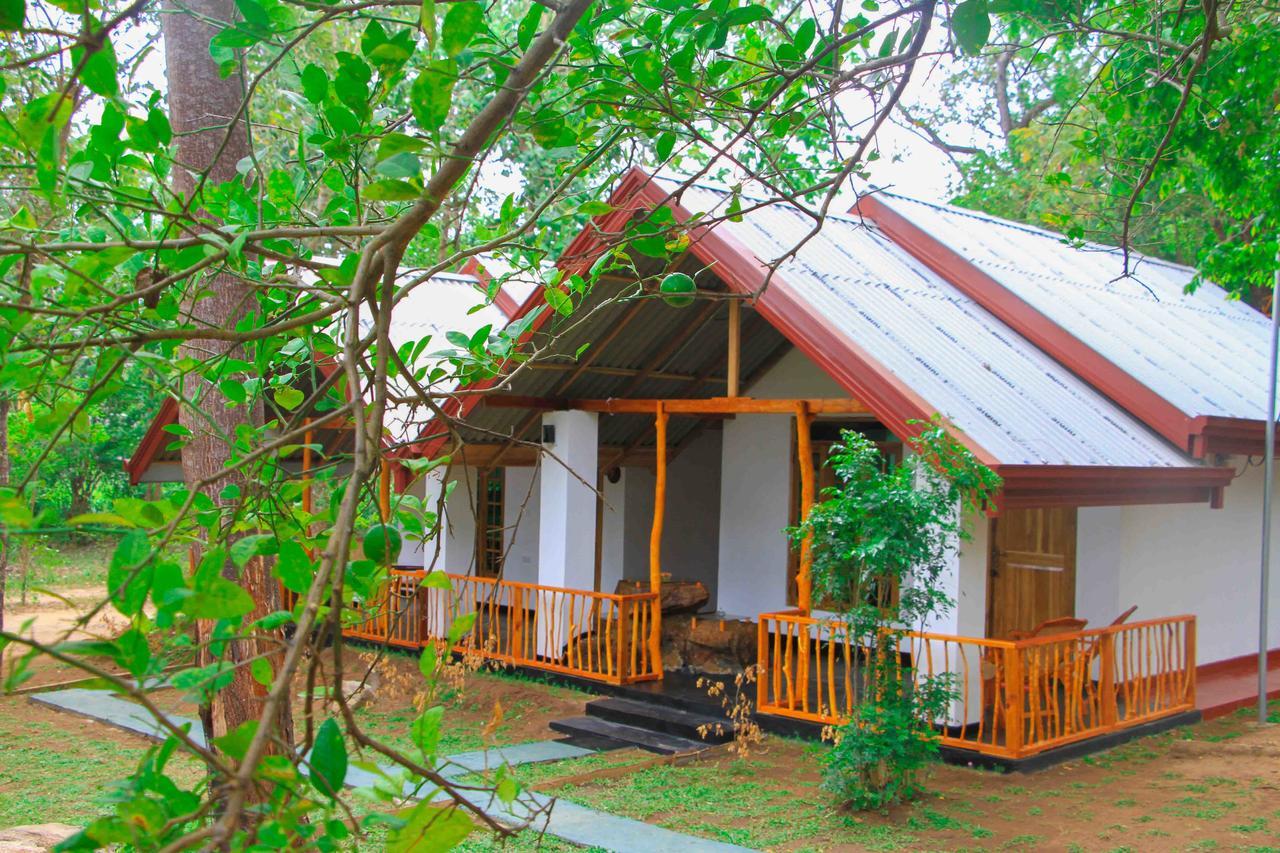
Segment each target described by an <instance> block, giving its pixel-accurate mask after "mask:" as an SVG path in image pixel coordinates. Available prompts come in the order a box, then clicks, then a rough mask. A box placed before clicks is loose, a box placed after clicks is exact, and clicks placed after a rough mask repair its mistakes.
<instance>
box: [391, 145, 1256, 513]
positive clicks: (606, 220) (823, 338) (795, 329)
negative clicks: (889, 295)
mask: <svg viewBox="0 0 1280 853" xmlns="http://www.w3.org/2000/svg"><path fill="white" fill-rule="evenodd" d="M609 203H610V204H611V205H613V207H614V210H613V211H612V212H610V213H608V214H605V215H603V216H600V217H597V218H596V220H595V221H594V222H593V223H592V225H591V226H589V227H588V228H586V229H585V230H584V231H583V232H582V233H581V234H579V235H578V236H577V237H576V238H575V239H574V240H573V242H572V243H570V244H569V247H568V248H567V249H566V250H565V252H564V254H563V255H562V256H561V259H560V262H559V263H558V266H559V267H560V268H561V269H564V270H566V272H569V271H576V270H579V269H584V268H586V267H588V266H589V265H590V264H591V263H593V262H594V261H595V259H596V257H598V255H599V253H600V252H601V251H602V250H603V249H604V247H605V241H604V239H603V238H602V235H610V234H615V233H617V232H618V231H619V230H620V229H621V228H622V227H623V226H624V225H625V223H626V222H627V221H628V220H629V219H630V218H631V216H632V215H633V214H634V213H635V212H636V211H637V210H650V209H653V208H654V207H656V206H657V205H659V204H666V205H668V206H670V207H671V208H672V210H673V212H674V213H675V214H676V218H677V219H678V220H680V221H682V222H685V221H688V219H689V218H690V214H689V212H688V211H687V210H685V209H684V208H682V207H681V206H679V205H677V204H674V203H673V201H672V200H671V198H670V197H669V195H668V194H667V192H666V191H665V190H664V189H662V187H661V186H659V185H658V184H657V183H656V182H654V181H652V180H651V179H650V177H649V176H648V175H647V174H646V173H645V172H644V171H643V170H641V169H638V168H633V169H632V170H630V171H629V172H628V173H627V174H626V176H625V177H624V178H623V179H622V181H621V183H620V184H619V185H618V187H617V189H615V190H614V192H613V193H612V194H611V196H610V199H609ZM908 225H909V223H908ZM910 227H914V226H910ZM917 230H918V229H917ZM891 236H892V235H891ZM690 241H691V242H690V251H692V252H693V253H694V255H695V257H697V258H698V259H699V260H701V261H702V262H703V263H705V264H707V265H709V266H712V267H713V268H714V270H715V273H716V275H717V276H718V277H719V278H720V279H721V280H722V281H724V282H725V284H726V286H728V287H729V288H731V289H732V290H734V291H736V292H738V293H744V294H754V293H756V292H757V291H759V289H760V287H761V285H762V284H763V283H764V277H765V272H766V269H767V267H766V265H765V264H764V263H762V262H761V261H760V260H759V258H757V257H756V256H755V254H754V253H753V252H751V251H750V250H749V249H748V248H747V247H746V246H744V245H743V244H742V243H741V242H739V241H738V240H737V239H736V238H735V237H733V235H731V234H729V233H728V232H727V230H725V229H720V230H716V229H714V228H713V227H706V226H702V227H697V226H695V227H694V228H693V229H691V231H690ZM955 262H957V263H960V264H964V265H966V266H967V262H964V261H962V260H961V259H959V257H958V256H956V261H955ZM542 304H545V300H544V299H543V296H542V291H541V290H539V291H536V292H534V293H533V294H532V295H531V296H530V297H529V299H528V300H526V302H525V304H524V305H522V306H521V308H520V311H519V313H518V316H524V315H526V314H528V312H529V311H532V310H533V309H534V308H535V307H537V306H539V305H542ZM756 309H757V310H758V311H759V312H760V313H761V314H762V315H763V316H764V317H765V318H766V319H767V320H768V321H769V322H770V323H772V324H773V325H774V326H775V327H776V328H777V329H778V330H779V331H780V332H782V333H783V335H785V336H786V337H787V339H788V340H789V341H790V342H791V343H792V344H794V345H795V346H796V348H797V349H799V350H800V351H801V352H803V353H805V355H806V356H808V357H809V358H810V359H812V360H813V361H814V362H815V363H817V364H818V366H819V367H821V368H822V369H823V370H824V371H826V372H827V373H828V374H829V375H830V376H831V377H832V378H833V379H835V380H836V381H837V382H838V383H839V384H840V385H841V387H843V388H844V389H845V390H846V391H848V392H849V393H850V394H852V395H854V396H856V397H857V398H858V399H860V400H861V401H863V402H864V403H866V404H867V406H868V408H870V409H871V410H872V411H873V412H874V413H875V414H876V416H877V417H878V418H880V419H881V420H882V421H883V422H884V423H885V425H886V426H888V427H889V428H890V429H892V430H894V432H896V433H898V434H900V435H903V436H907V435H912V434H914V433H917V432H919V430H920V427H919V426H918V425H913V424H912V423H911V422H912V421H923V420H927V419H928V418H929V417H931V416H932V415H933V413H934V412H935V411H936V409H935V408H934V407H932V406H930V405H929V403H928V402H927V401H926V400H925V399H924V398H922V397H921V396H920V395H919V394H917V393H916V392H915V391H914V390H912V389H911V388H909V387H908V386H907V385H905V384H904V383H903V382H901V381H900V380H899V379H898V378H897V377H896V376H894V375H893V374H892V373H891V372H890V371H889V370H888V369H887V368H885V366H884V365H882V364H880V363H879V362H878V361H877V360H876V359H874V358H872V357H871V356H870V355H868V354H867V353H866V352H865V351H864V350H863V349H862V348H861V347H859V346H858V345H857V344H856V343H854V342H853V341H850V340H849V339H847V338H846V337H844V336H843V335H840V334H839V333H837V332H836V331H835V330H833V329H832V328H831V327H830V326H829V325H828V324H827V323H826V321H825V319H824V318H823V317H821V316H820V315H818V314H816V313H815V312H814V311H813V310H812V309H811V308H810V307H809V306H808V305H807V304H805V303H804V302H803V301H801V300H799V299H798V298H796V297H795V296H794V293H793V291H792V290H791V289H790V287H789V285H788V284H787V281H786V279H785V277H784V276H781V275H779V274H777V273H775V274H774V276H773V277H772V279H771V280H770V282H769V286H768V288H767V289H766V290H765V292H764V293H763V294H761V296H760V298H759V299H758V300H757V302H756ZM548 316H549V312H544V313H543V314H542V315H541V316H540V317H539V318H538V322H537V323H535V324H534V329H531V330H530V334H532V332H533V331H534V330H535V329H536V328H537V327H538V326H541V325H542V323H543V322H544V321H545V320H546V318H547V317H548ZM497 381H498V380H496V379H495V380H490V381H488V382H485V383H477V384H476V385H475V386H473V387H474V388H476V389H481V388H485V387H489V386H491V385H493V384H494V383H496V382H497ZM482 399H483V396H482V395H478V394H473V395H469V396H467V397H466V398H463V399H462V401H461V402H458V403H456V404H455V405H453V406H451V407H450V408H451V409H452V411H451V414H453V415H454V416H455V417H466V415H467V414H468V413H470V412H471V411H472V410H474V408H475V407H476V406H477V405H479V404H480V403H481V402H482ZM451 402H452V401H451ZM432 426H433V425H428V432H429V431H430V430H431V428H432ZM955 434H956V437H957V439H958V440H959V441H961V442H962V443H964V444H965V445H966V446H967V447H968V448H969V449H970V450H972V451H973V453H974V455H975V456H977V457H978V458H979V459H980V460H981V461H982V462H983V463H984V464H986V465H989V466H991V467H993V468H994V469H995V470H996V472H997V473H998V474H1000V475H1001V477H1003V478H1004V479H1005V487H1004V493H1003V496H1002V505H1003V506H1052V505H1069V506H1090V505H1096V506H1112V505H1122V504H1151V503H1183V502H1205V501H1208V502H1210V503H1213V504H1214V505H1218V504H1219V502H1220V499H1221V492H1222V489H1223V488H1225V486H1226V485H1228V484H1229V483H1230V482H1231V479H1232V476H1233V475H1234V471H1233V470H1232V469H1230V468H1201V467H1193V468H1129V467H1110V466H1096V467H1093V466H1058V465H1002V464H1000V462H999V460H998V459H996V458H995V457H994V456H993V455H992V454H991V453H990V452H989V451H987V450H986V449H985V448H983V447H981V446H980V445H979V444H978V443H977V442H975V441H974V440H973V439H972V438H971V437H970V436H968V435H967V434H965V433H964V432H962V431H960V430H958V429H957V430H955ZM447 441H448V436H447V435H445V436H441V437H439V438H436V439H434V440H432V441H428V442H424V443H422V444H419V445H417V446H415V448H413V449H414V450H416V451H418V452H422V453H426V454H430V455H434V454H435V453H438V452H439V451H440V449H442V448H443V446H444V445H445V443H446V442H447Z"/></svg>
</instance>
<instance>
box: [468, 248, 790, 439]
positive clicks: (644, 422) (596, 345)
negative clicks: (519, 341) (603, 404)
mask: <svg viewBox="0 0 1280 853" xmlns="http://www.w3.org/2000/svg"><path fill="white" fill-rule="evenodd" d="M639 267H640V269H639V273H640V275H639V276H638V277H637V278H634V279H628V278H622V277H616V276H609V277H607V278H604V279H602V280H601V281H600V282H599V283H598V284H597V286H596V288H595V290H594V291H593V292H592V294H591V295H590V296H588V298H587V299H586V300H585V301H584V303H583V304H582V305H581V306H579V307H578V309H577V310H576V311H575V312H574V315H573V317H571V318H560V317H557V318H555V319H554V320H553V321H552V322H550V323H549V324H547V326H546V327H545V328H544V329H542V330H540V331H539V332H538V333H537V334H536V335H535V336H534V338H533V342H532V345H533V347H535V348H537V349H540V350H542V354H541V355H540V356H539V357H538V359H537V361H536V363H534V364H532V365H527V366H525V367H524V368H522V369H521V370H519V371H518V372H516V373H515V374H514V375H513V376H512V378H511V380H510V382H509V383H508V384H507V386H506V387H505V388H504V391H503V393H504V396H511V397H534V398H543V399H546V398H576V399H609V398H632V399H651V398H663V399H675V398H705V397H712V396H722V395H723V394H724V393H725V387H726V382H727V362H728V352H729V347H728V314H729V306H728V301H727V300H725V299H720V298H717V294H724V293H727V290H726V288H725V285H724V283H723V282H722V281H721V280H720V279H719V278H718V277H717V276H716V275H715V274H714V273H713V272H712V271H711V270H710V269H709V268H708V267H707V266H706V265H705V264H703V263H701V262H700V261H698V260H697V259H696V258H694V257H693V256H692V255H686V256H685V257H683V258H682V259H681V260H680V262H679V263H677V264H675V265H674V267H672V268H670V269H667V268H664V267H663V266H662V265H661V264H659V263H658V262H657V261H653V260H648V261H645V262H642V263H640V264H639ZM669 271H670V272H674V271H679V272H684V273H687V274H689V275H691V276H693V278H694V281H695V282H696V283H697V286H698V290H699V293H700V294H701V295H700V296H699V298H697V299H696V300H695V301H694V304H692V305H690V306H688V307H686V308H674V307H672V306H670V305H668V304H667V303H666V302H665V301H664V300H662V299H661V298H659V297H656V296H654V295H652V290H653V288H654V287H656V285H657V283H658V282H659V281H660V280H661V278H662V276H664V275H665V274H666V273H667V272H669ZM637 282H642V283H643V284H644V285H645V288H646V292H645V293H644V294H643V295H637V296H632V297H629V298H622V299H620V298H619V297H620V296H623V295H624V294H627V293H628V292H629V291H635V290H636V284H637ZM557 336H559V337H558V339H557ZM583 346H586V349H585V350H584V351H583V353H582V355H581V357H579V358H576V359H575V358H574V355H575V353H577V351H578V349H579V348H580V347H583ZM544 348H545V349H544ZM789 348H790V344H789V343H788V342H787V340H786V338H784V337H783V335H782V334H781V333H780V332H779V331H777V330H776V329H775V328H774V327H773V326H772V325H771V324H769V323H768V322H767V321H765V320H764V319H763V318H762V317H760V316H759V315H758V314H757V313H756V312H755V310H753V309H752V308H751V307H750V306H749V305H746V304H744V305H743V306H742V332H741V336H740V352H741V356H740V357H741V368H740V369H741V376H742V380H743V381H742V385H743V387H747V386H749V384H750V382H751V380H752V379H753V378H754V377H755V376H757V375H758V374H759V373H760V372H762V370H763V369H764V368H767V367H768V366H769V365H770V364H772V363H773V362H774V361H775V360H776V359H777V358H778V357H780V356H781V355H782V354H783V353H784V352H786V350H787V349H789ZM540 421H541V419H540V417H539V413H538V412H537V411H532V410H524V409H519V408H510V407H503V408H498V407H490V406H484V405H481V406H477V407H476V408H475V409H473V410H472V411H471V412H470V413H468V415H467V417H466V420H465V421H464V422H463V423H462V424H461V425H460V430H459V431H460V434H461V436H462V438H463V440H464V441H465V442H467V443H476V444H495V443H496V444H501V443H503V442H505V441H507V440H510V439H523V440H533V439H535V438H536V437H537V435H538V428H539V425H540ZM702 423H705V422H704V421H699V420H698V419H695V418H686V417H673V418H672V420H671V423H670V426H669V429H668V442H669V444H671V445H673V446H675V447H678V446H679V445H680V443H681V442H683V441H684V440H686V439H687V438H688V437H690V436H691V435H692V434H693V433H694V431H695V430H697V429H699V426H700V424H702ZM600 444H601V445H602V446H607V447H612V448H617V449H618V450H628V451H639V452H640V456H641V458H644V457H646V456H649V455H650V454H645V453H643V451H644V449H646V448H651V447H653V444H654V432H653V417H652V416H651V415H640V414H616V415H603V416H602V417H601V418H600ZM602 461H603V460H602Z"/></svg>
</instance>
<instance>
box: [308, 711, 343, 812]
mask: <svg viewBox="0 0 1280 853" xmlns="http://www.w3.org/2000/svg"><path fill="white" fill-rule="evenodd" d="M309 763H310V777H311V784H313V785H315V786H316V790H317V791H319V792H320V793H322V794H324V795H325V796H327V797H329V798H330V799H334V798H335V797H337V795H338V793H339V792H340V791H341V790H342V783H343V782H344V781H346V778H347V744H346V741H344V740H343V739H342V730H341V729H339V728H338V724H337V722H336V721H335V720H333V719H332V718H330V719H328V720H325V721H324V722H323V723H321V724H320V728H319V729H317V730H316V742H315V746H313V747H312V748H311V758H310V762H309Z"/></svg>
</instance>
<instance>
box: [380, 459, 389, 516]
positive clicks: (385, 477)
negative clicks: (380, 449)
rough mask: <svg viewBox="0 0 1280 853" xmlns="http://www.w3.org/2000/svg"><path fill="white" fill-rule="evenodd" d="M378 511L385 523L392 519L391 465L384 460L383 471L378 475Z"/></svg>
mask: <svg viewBox="0 0 1280 853" xmlns="http://www.w3.org/2000/svg"><path fill="white" fill-rule="evenodd" d="M378 511H379V512H380V513H381V514H382V520H383V522H384V523H385V522H388V521H389V520H390V519H391V463H390V462H388V461H387V460H386V459H383V460H382V470H381V471H380V472H379V474H378Z"/></svg>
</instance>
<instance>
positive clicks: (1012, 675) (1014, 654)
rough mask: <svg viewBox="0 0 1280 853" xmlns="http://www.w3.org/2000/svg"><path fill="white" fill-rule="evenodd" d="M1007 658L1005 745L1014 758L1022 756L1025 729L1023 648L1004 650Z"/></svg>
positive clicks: (1014, 647) (1015, 647)
mask: <svg viewBox="0 0 1280 853" xmlns="http://www.w3.org/2000/svg"><path fill="white" fill-rule="evenodd" d="M1000 652H1001V654H1003V655H1004V656H1005V672H1006V673H1007V675H1006V676H1005V685H1004V689H1005V694H1006V696H1007V697H1008V705H1007V706H1006V707H1005V713H1004V725H1005V733H1004V743H1005V747H1006V748H1007V749H1008V750H1009V754H1010V755H1011V756H1013V757H1014V758H1017V757H1019V756H1020V755H1021V754H1022V735H1023V731H1024V728H1025V722H1024V704H1025V702H1026V700H1025V698H1024V697H1023V695H1022V694H1023V687H1024V681H1025V676H1024V675H1023V671H1022V664H1023V661H1022V647H1020V646H1017V645H1014V646H1013V647H1012V648H1007V647H1006V648H1003V649H1001V650H1000Z"/></svg>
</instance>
